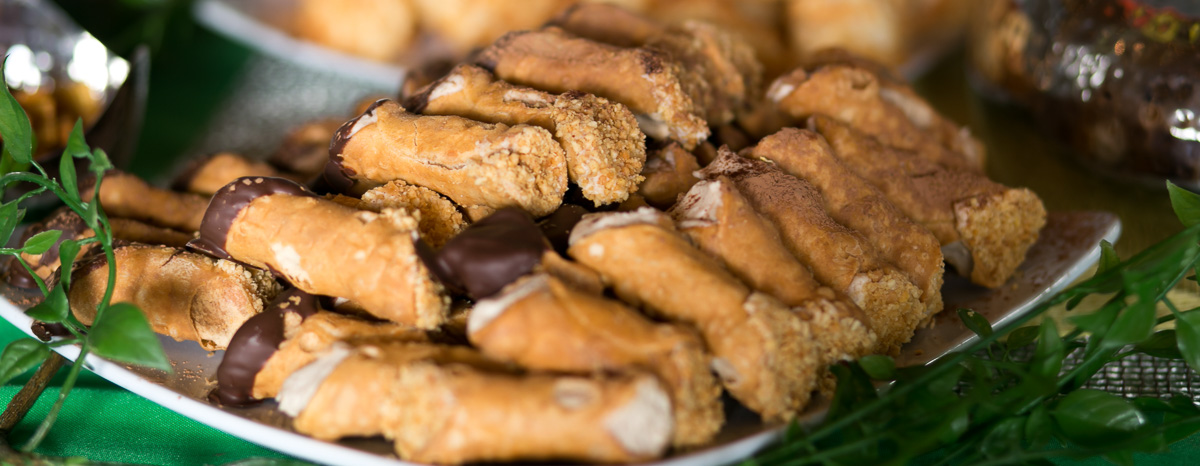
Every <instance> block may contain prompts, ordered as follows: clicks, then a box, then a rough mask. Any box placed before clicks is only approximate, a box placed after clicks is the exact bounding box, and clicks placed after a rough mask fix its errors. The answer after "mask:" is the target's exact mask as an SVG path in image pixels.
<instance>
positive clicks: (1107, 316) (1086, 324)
mask: <svg viewBox="0 0 1200 466" xmlns="http://www.w3.org/2000/svg"><path fill="white" fill-rule="evenodd" d="M1124 307H1125V302H1124V301H1123V300H1122V299H1121V298H1120V297H1119V296H1118V297H1115V298H1113V299H1112V300H1110V301H1109V302H1107V303H1105V304H1104V306H1103V307H1101V308H1100V309H1098V310H1096V311H1093V312H1092V313H1090V314H1083V315H1078V316H1071V317H1069V318H1068V319H1067V320H1069V321H1070V322H1071V323H1073V324H1075V325H1076V326H1077V327H1079V328H1081V329H1083V330H1086V331H1087V332H1088V333H1091V334H1092V336H1094V337H1096V338H1101V337H1103V336H1104V335H1105V334H1107V333H1108V331H1109V329H1111V328H1112V327H1113V322H1116V320H1117V317H1118V316H1119V315H1120V314H1121V309H1122V308H1124Z"/></svg>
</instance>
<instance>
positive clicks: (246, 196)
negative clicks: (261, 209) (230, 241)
mask: <svg viewBox="0 0 1200 466" xmlns="http://www.w3.org/2000/svg"><path fill="white" fill-rule="evenodd" d="M276 193H282V194H291V195H293V196H313V197H316V194H313V192H312V191H309V190H308V188H305V187H304V186H301V185H300V184H299V183H296V182H295V181H291V180H286V179H283V178H265V177H249V176H248V177H243V178H238V179H236V180H233V181H232V182H230V183H229V184H227V185H225V187H224V188H221V189H220V190H219V191H217V193H216V194H214V195H213V197H212V200H210V201H209V203H208V209H207V210H205V211H204V220H203V221H202V222H201V224H200V235H199V236H198V237H197V238H196V239H193V240H191V241H189V242H188V247H189V248H191V249H194V250H197V251H200V252H203V253H206V254H208V255H210V256H213V257H216V258H219V259H229V258H230V257H229V253H228V252H226V251H225V240H226V237H227V236H228V235H229V229H230V228H231V227H232V226H233V221H234V220H235V219H236V218H237V216H238V214H239V213H241V211H242V209H244V208H246V206H248V205H250V202H251V201H253V200H255V199H258V198H259V197H262V196H269V195H271V194H276Z"/></svg>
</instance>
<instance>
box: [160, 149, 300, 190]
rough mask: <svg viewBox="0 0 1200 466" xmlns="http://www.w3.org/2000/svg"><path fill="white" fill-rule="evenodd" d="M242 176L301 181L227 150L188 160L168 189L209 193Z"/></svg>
mask: <svg viewBox="0 0 1200 466" xmlns="http://www.w3.org/2000/svg"><path fill="white" fill-rule="evenodd" d="M243 176H270V177H281V178H288V179H291V180H293V181H301V179H299V177H296V176H294V175H288V174H284V173H282V172H280V171H279V170H276V169H275V168H274V167H272V166H270V165H268V164H266V163H264V162H258V161H254V160H250V159H248V158H246V157H243V156H240V155H237V154H234V153H231V152H218V153H216V154H213V155H210V156H208V157H204V158H201V159H199V160H196V161H194V162H192V164H191V166H189V167H187V168H186V169H184V171H183V173H181V174H180V175H179V176H178V177H176V178H175V181H174V182H173V183H172V188H173V189H174V190H176V191H183V192H188V193H196V194H199V195H201V196H212V195H213V193H215V192H217V190H218V189H221V187H223V186H225V185H227V184H229V182H230V181H233V180H235V179H237V178H241V177H243Z"/></svg>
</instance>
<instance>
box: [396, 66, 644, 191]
mask: <svg viewBox="0 0 1200 466" xmlns="http://www.w3.org/2000/svg"><path fill="white" fill-rule="evenodd" d="M405 106H406V107H408V108H409V109H411V110H412V111H413V112H414V113H422V114H426V115H458V116H462V117H466V118H471V119H473V120H479V121H486V122H489V123H504V124H508V125H518V124H529V125H535V126H540V127H542V128H545V129H546V130H547V131H550V132H551V133H552V134H553V135H554V139H555V140H557V141H558V143H559V144H561V145H562V147H563V149H564V150H565V151H566V157H567V174H568V175H569V178H570V180H571V181H572V182H574V183H575V184H576V185H578V186H579V187H580V189H581V191H582V193H583V195H584V197H586V198H587V199H588V200H591V201H592V202H593V203H595V205H601V204H609V203H614V202H621V201H624V200H625V199H626V198H627V197H629V193H631V192H633V191H634V190H635V189H637V184H638V182H640V181H641V177H640V176H638V172H639V171H641V169H642V164H643V163H644V162H645V161H646V147H645V135H643V134H642V133H641V131H638V126H637V119H635V118H634V117H633V113H630V112H629V109H627V108H625V106H623V105H621V104H617V103H614V102H609V101H608V100H607V99H603V98H600V97H596V96H593V95H591V94H584V93H582V92H566V93H563V94H557V95H556V94H550V93H546V92H541V91H538V90H534V89H529V88H524V87H520V86H515V85H512V84H509V83H507V82H504V81H498V80H496V79H495V77H494V76H492V74H491V73H489V72H488V71H487V70H485V69H483V68H479V67H477V66H472V65H459V66H457V67H455V68H454V69H453V70H451V72H450V73H449V74H447V75H446V76H444V77H442V78H441V79H439V80H437V81H434V82H433V83H432V84H430V85H429V86H428V87H426V88H425V89H424V90H423V91H422V92H419V93H417V94H416V95H415V96H413V97H412V98H410V99H408V100H407V101H406V102H405Z"/></svg>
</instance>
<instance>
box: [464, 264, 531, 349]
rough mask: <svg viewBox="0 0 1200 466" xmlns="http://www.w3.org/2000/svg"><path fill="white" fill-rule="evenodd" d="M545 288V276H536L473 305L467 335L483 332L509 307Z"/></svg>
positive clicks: (468, 319)
mask: <svg viewBox="0 0 1200 466" xmlns="http://www.w3.org/2000/svg"><path fill="white" fill-rule="evenodd" d="M547 286H549V285H548V284H547V281H546V276H545V275H542V274H538V275H534V276H532V277H529V278H526V279H524V280H521V281H519V282H517V283H515V284H512V285H509V286H508V287H505V288H504V290H502V291H501V292H500V293H499V294H497V295H495V296H492V297H490V298H487V299H481V300H479V302H478V303H475V307H474V308H472V309H471V315H470V316H468V317H467V333H468V334H473V333H475V332H478V331H480V330H483V328H484V327H487V325H488V324H490V323H492V321H493V320H495V319H496V318H497V317H500V315H501V314H503V313H504V311H506V310H508V308H509V306H512V305H513V304H516V303H517V302H518V301H520V300H522V299H524V298H525V297H526V296H529V294H530V293H533V292H535V291H539V290H542V289H545V288H546V287H547Z"/></svg>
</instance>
